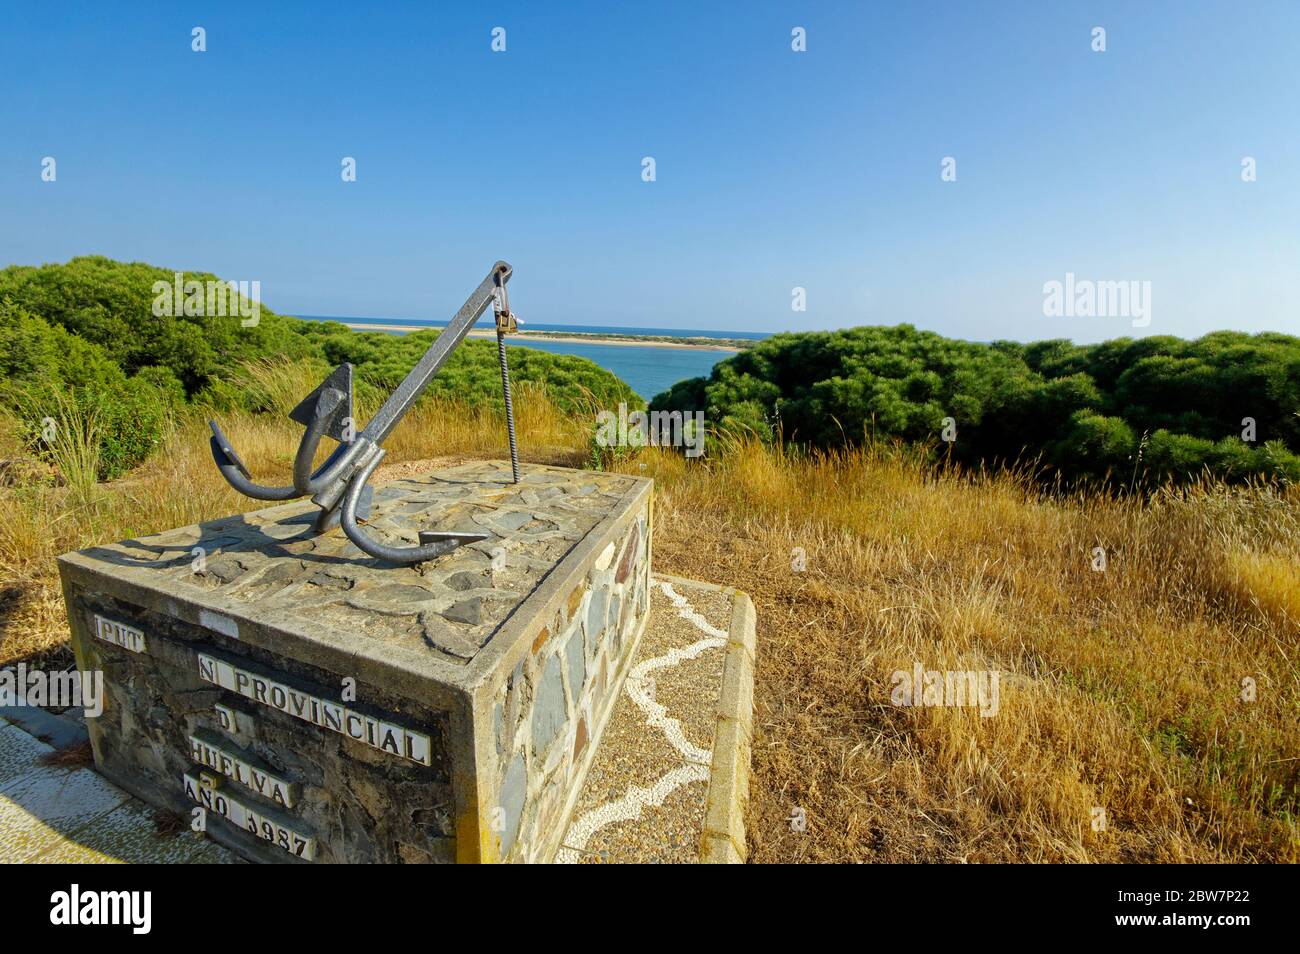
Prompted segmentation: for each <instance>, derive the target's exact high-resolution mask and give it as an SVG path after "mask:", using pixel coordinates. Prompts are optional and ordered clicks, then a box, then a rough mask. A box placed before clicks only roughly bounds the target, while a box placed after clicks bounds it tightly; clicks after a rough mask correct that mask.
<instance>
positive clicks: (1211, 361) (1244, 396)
mask: <svg viewBox="0 0 1300 954" xmlns="http://www.w3.org/2000/svg"><path fill="white" fill-rule="evenodd" d="M651 407H652V408H655V409H663V410H681V411H691V410H703V411H704V412H705V415H706V417H707V418H708V420H709V421H710V422H711V423H712V424H713V425H714V426H715V427H718V426H721V427H723V428H726V427H727V426H729V425H730V422H745V423H746V424H748V425H750V426H754V425H755V424H758V423H769V424H774V423H777V422H779V425H780V429H781V433H782V434H784V436H785V437H786V439H789V440H794V441H796V442H800V443H807V444H811V445H815V446H822V447H828V446H834V445H837V444H841V443H844V442H849V443H855V442H858V441H862V440H867V439H872V438H902V439H904V440H909V441H935V440H936V438H938V437H939V435H940V433H941V431H942V428H943V421H944V419H945V418H949V417H951V418H953V419H954V420H955V422H956V425H957V440H956V442H955V443H954V444H952V445H951V448H948V447H945V451H946V452H950V453H951V454H952V456H953V458H954V459H956V460H958V461H963V462H966V463H970V464H978V463H992V462H1008V461H1014V460H1033V461H1037V462H1039V463H1040V464H1041V465H1042V466H1043V467H1044V468H1046V469H1049V470H1054V471H1057V472H1059V473H1060V474H1061V475H1062V476H1064V477H1066V478H1077V477H1084V476H1089V477H1102V476H1105V475H1107V474H1109V475H1110V478H1111V479H1112V480H1114V481H1116V482H1120V483H1125V484H1126V483H1128V482H1130V481H1131V480H1134V479H1135V478H1136V479H1138V480H1142V481H1160V480H1166V479H1172V480H1188V479H1192V478H1193V477H1195V476H1197V475H1199V474H1201V473H1203V472H1205V471H1208V472H1209V473H1211V474H1216V475H1219V476H1222V477H1225V478H1227V479H1231V480H1243V479H1247V478H1249V477H1251V476H1266V477H1278V478H1282V479H1288V480H1290V479H1294V477H1293V476H1292V475H1293V474H1294V472H1295V471H1294V465H1295V460H1296V451H1297V450H1300V339H1298V338H1294V337H1291V336H1288V335H1281V334H1273V333H1268V334H1258V335H1247V334H1243V333H1238V332H1228V331H1224V332H1216V333H1214V334H1210V335H1206V336H1205V337H1203V338H1199V339H1197V340H1195V341H1184V340H1182V339H1179V338H1173V337H1168V336H1164V337H1151V338H1142V339H1137V340H1133V339H1128V338H1121V339H1117V340H1115V341H1107V342H1103V343H1102V344H1098V345H1075V344H1072V343H1070V342H1068V341H1040V342H1035V343H1034V344H1029V345H1020V344H1016V343H1014V342H1005V341H1000V342H993V343H991V344H979V343H974V342H967V341H956V340H953V339H949V338H943V337H941V336H939V335H936V334H933V333H930V332H924V331H917V330H916V329H915V328H913V327H911V326H910V325H898V326H895V327H869V328H850V329H847V330H845V331H834V332H808V333H802V334H780V335H774V336H773V337H771V338H768V339H766V340H764V341H762V342H760V343H759V344H758V345H757V346H756V347H754V348H752V349H750V350H748V351H744V352H742V353H740V354H738V355H736V356H735V357H733V358H729V359H728V360H726V361H724V362H721V363H720V364H718V365H717V366H716V367H714V369H713V372H712V374H711V375H710V376H709V377H708V378H695V379H692V380H690V381H683V382H679V383H678V384H676V385H674V386H673V388H671V389H670V390H669V391H667V392H665V393H663V394H660V395H658V396H656V397H655V398H654V400H653V401H651ZM1245 418H1251V419H1253V420H1254V422H1255V428H1256V435H1255V437H1256V441H1255V442H1254V443H1248V442H1247V441H1244V440H1242V433H1243V429H1244V427H1245V422H1244V419H1245ZM760 433H761V431H760Z"/></svg>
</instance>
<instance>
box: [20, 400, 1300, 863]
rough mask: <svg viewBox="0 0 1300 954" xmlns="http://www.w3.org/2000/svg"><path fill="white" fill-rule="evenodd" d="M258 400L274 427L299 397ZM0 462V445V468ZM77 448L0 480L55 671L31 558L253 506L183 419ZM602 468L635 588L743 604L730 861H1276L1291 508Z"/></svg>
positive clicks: (919, 478) (796, 473)
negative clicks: (153, 448)
mask: <svg viewBox="0 0 1300 954" xmlns="http://www.w3.org/2000/svg"><path fill="white" fill-rule="evenodd" d="M262 383H263V385H264V386H266V387H268V388H272V389H275V388H278V389H279V391H277V392H276V393H277V394H279V395H280V396H279V397H277V399H276V403H277V405H283V406H282V407H281V409H282V410H285V411H287V409H288V408H289V407H291V406H292V405H293V404H295V403H296V402H297V398H298V397H299V396H301V395H302V394H304V393H306V392H307V391H308V390H310V388H311V387H314V386H315V384H316V383H317V382H315V381H314V380H313V381H297V380H293V379H285V380H280V379H274V378H267V380H265V381H264V382H262ZM516 406H517V407H518V408H519V409H520V414H521V420H520V444H521V448H522V452H523V456H524V458H525V459H526V460H536V461H545V462H548V463H559V464H566V465H571V466H581V465H582V464H583V463H584V462H585V461H586V460H587V458H588V451H589V449H588V432H587V429H586V427H585V424H584V422H583V421H580V420H577V419H575V418H574V417H573V416H570V415H566V414H564V413H562V412H560V411H558V410H557V409H555V408H554V407H552V406H551V405H550V404H549V403H548V402H547V400H546V398H545V395H544V394H542V393H532V394H528V395H524V396H522V397H521V398H520V399H518V400H517V401H516ZM64 423H65V424H66V425H67V426H66V427H65V428H64V430H63V432H64V433H68V434H73V435H75V434H77V433H85V432H86V431H87V430H88V429H93V426H94V422H93V421H90V422H87V421H76V420H68V421H66V422H64ZM223 425H227V426H226V431H227V433H228V434H229V435H230V437H231V439H232V441H233V443H234V444H235V446H236V447H238V448H239V449H240V452H241V454H243V455H244V458H245V460H246V461H247V462H248V464H249V466H250V467H251V468H252V469H253V470H254V471H255V473H257V474H258V475H259V476H262V477H264V478H269V477H271V476H272V475H279V476H281V477H282V476H283V475H284V474H285V473H287V471H288V468H289V467H290V464H291V460H292V455H293V451H294V448H295V446H296V442H297V437H298V434H299V433H300V432H301V431H300V428H298V427H297V426H296V425H292V424H289V423H287V422H284V421H282V420H280V419H278V418H276V417H273V416H264V417H252V416H247V415H245V416H234V417H226V418H223ZM12 441H13V438H12V432H11V431H9V432H6V431H5V430H4V429H3V428H0V457H8V456H11V455H12V454H14V453H16V451H15V449H14V447H13V443H12ZM89 443H93V442H89ZM89 443H88V442H86V441H78V440H75V439H69V440H66V441H64V442H62V444H61V445H60V450H59V454H60V458H61V459H60V461H59V463H58V466H59V471H60V472H61V473H62V475H63V483H62V485H60V486H53V485H36V486H26V487H11V488H3V489H0V498H2V499H0V581H3V582H2V583H0V632H2V634H3V641H2V642H0V662H13V661H15V660H18V659H27V660H33V659H43V660H46V661H47V662H57V661H60V660H62V661H66V660H67V659H68V651H67V648H66V620H65V618H64V614H63V607H62V601H61V596H60V593H59V589H58V581H57V574H56V571H55V568H54V562H53V559H54V557H55V556H56V555H57V554H59V553H62V552H64V551H67V550H72V549H76V548H80V547H84V546H88V545H90V544H92V543H97V542H102V541H105V540H115V539H120V538H124V537H129V536H133V535H138V534H146V533H151V532H155V531H160V530H163V529H166V528H169V527H173V526H177V525H182V524H188V523H192V522H195V521H198V520H203V519H207V518H211V517H216V516H218V515H221V514H225V513H229V512H232V511H235V510H241V509H249V508H251V507H253V506H255V503H254V502H253V501H248V500H246V499H244V498H242V497H240V496H239V495H237V494H235V493H234V492H233V491H232V490H230V489H229V488H228V487H227V486H226V485H225V483H224V482H223V481H222V480H221V479H220V477H219V475H218V474H217V472H216V470H215V468H214V467H213V465H212V462H211V458H210V456H209V454H208V449H207V432H206V428H205V427H204V426H203V423H202V421H201V420H200V419H198V418H184V419H182V420H180V421H178V422H177V426H176V430H175V433H174V435H173V436H171V437H170V438H169V439H168V443H167V446H166V447H165V448H164V449H163V451H162V453H159V454H157V455H155V456H154V457H153V458H152V459H151V461H150V463H148V464H147V465H145V466H144V467H142V468H140V469H138V470H136V471H134V472H132V473H131V474H130V475H129V476H128V477H127V478H125V479H123V480H120V481H116V482H114V483H111V484H97V483H95V482H94V480H93V474H94V472H95V468H94V466H93V464H94V462H93V460H89V459H87V458H89V457H93V450H90V449H88V448H89ZM387 446H388V449H389V455H388V458H387V461H386V467H387V469H388V472H389V473H390V474H392V473H393V472H394V470H395V469H400V467H401V463H400V462H402V461H407V462H413V461H423V460H427V459H429V458H433V457H439V458H446V457H451V458H457V457H460V458H464V457H502V456H504V454H505V440H504V428H503V427H502V426H501V422H500V420H499V419H497V418H496V417H494V415H493V413H492V412H490V411H487V410H482V409H473V408H469V407H465V406H461V405H458V404H456V403H454V402H446V401H444V402H437V403H429V404H425V405H422V406H421V407H420V408H418V409H417V410H416V411H415V412H413V413H412V414H410V415H409V416H408V417H407V419H406V420H405V421H404V422H403V424H402V425H401V427H400V428H399V430H398V431H397V432H395V434H394V435H393V437H392V438H391V439H390V440H389V441H388V442H387ZM615 467H616V469H624V470H628V471H630V472H635V473H641V472H642V468H643V467H644V473H645V474H646V475H647V476H652V477H654V478H655V480H656V493H657V502H656V511H655V512H656V538H655V567H656V569H657V570H658V571H661V572H665V573H671V574H677V575H682V576H689V577H695V578H699V579H704V580H709V581H712V582H718V583H725V584H730V585H734V586H737V587H739V588H742V589H744V590H746V591H748V592H749V593H750V594H751V595H752V597H753V598H754V601H755V604H756V606H757V609H758V650H759V657H758V671H757V686H756V699H755V707H756V711H755V726H756V739H755V747H754V766H753V768H754V775H753V780H752V791H751V796H752V804H751V811H750V818H749V821H748V827H749V837H750V848H751V860H753V861H757V862H781V861H841V862H844V861H950V862H962V861H966V862H977V861H978V862H989V861H1044V862H1061V861H1065V862H1076V861H1077V862H1085V861H1238V862H1248V861H1290V862H1294V861H1296V860H1300V836H1298V835H1297V820H1296V818H1297V809H1298V807H1300V719H1298V718H1297V715H1298V713H1300V665H1298V663H1297V654H1298V652H1300V638H1298V637H1300V498H1297V497H1296V495H1295V493H1294V492H1291V493H1290V494H1289V495H1287V494H1282V493H1279V492H1277V491H1274V490H1270V489H1268V488H1263V487H1259V488H1249V489H1240V488H1238V489H1235V490H1230V489H1226V488H1222V487H1217V486H1212V485H1203V486H1198V487H1194V488H1191V489H1189V490H1186V491H1183V492H1172V491H1169V492H1164V493H1161V494H1158V495H1156V497H1155V498H1154V499H1152V500H1150V501H1146V502H1144V501H1142V500H1139V499H1137V498H1118V499H1117V498H1114V497H1108V496H1103V495H1088V494H1076V495H1072V496H1070V495H1050V496H1049V495H1045V494H1043V493H1041V492H1040V491H1039V490H1038V489H1036V488H1035V487H1034V486H1033V485H1032V484H1031V483H1030V482H1029V481H1028V480H1027V479H1025V478H1024V477H1023V476H1022V475H1016V474H1010V473H1002V474H998V475H994V476H978V475H962V474H960V473H954V472H952V471H943V472H938V471H935V470H934V469H932V468H929V467H927V466H926V465H925V464H924V463H923V461H922V460H921V458H920V456H919V455H918V454H916V453H915V452H913V451H909V450H907V449H905V448H899V447H876V448H870V449H866V450H862V451H850V452H844V453H841V454H835V455H825V456H813V457H809V456H799V455H796V454H793V453H789V452H783V451H781V450H772V449H769V448H765V447H763V446H761V445H759V444H756V443H740V444H736V445H734V446H732V447H730V448H728V449H727V452H726V453H724V454H722V455H720V456H718V457H717V458H716V459H713V460H708V461H706V460H703V459H701V460H695V461H688V460H684V459H683V458H682V457H680V456H678V455H676V454H674V453H671V452H663V451H643V452H641V453H640V454H639V455H638V456H636V457H635V458H632V459H628V460H624V461H621V462H620V463H618V464H616V465H615ZM382 473H383V472H382V471H381V479H382ZM88 475H91V476H88ZM1097 547H1101V548H1103V549H1104V551H1105V557H1106V568H1105V569H1104V570H1096V569H1094V565H1095V564H1096V560H1097V557H1096V555H1095V553H1094V550H1095V548H1097ZM796 548H800V549H801V551H802V553H803V554H804V555H805V557H806V565H805V566H804V568H803V569H801V570H800V569H796V568H795V565H796V563H797V560H796V556H797V554H796ZM918 662H919V663H920V664H922V666H923V667H924V668H925V669H938V670H946V669H961V670H994V671H997V672H998V673H1000V686H1001V689H1000V704H999V708H998V711H997V714H996V715H994V716H992V717H989V718H982V717H981V716H980V714H979V713H978V712H977V711H974V710H970V709H955V708H903V707H896V706H894V705H891V703H890V691H891V681H890V674H891V673H892V672H894V671H895V670H911V669H912V668H913V665H914V664H915V663H918ZM1246 679H1249V680H1253V685H1254V686H1255V693H1254V697H1253V701H1244V700H1243V680H1246ZM1097 810H1102V811H1104V822H1105V824H1104V826H1101V830H1095V825H1094V820H1095V819H1098V818H1100V817H1101V816H1099V815H1098V814H1097ZM794 816H797V817H801V818H804V819H806V825H803V826H799V825H792V823H791V820H792V817H794ZM800 827H802V828H804V830H802V831H800V830H796V829H797V828H800Z"/></svg>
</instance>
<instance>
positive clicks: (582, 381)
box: [0, 256, 644, 477]
mask: <svg viewBox="0 0 1300 954" xmlns="http://www.w3.org/2000/svg"><path fill="white" fill-rule="evenodd" d="M186 281H198V282H209V281H212V282H216V281H217V279H216V277H215V276H213V275H210V274H207V273H199V272H187V273H184V274H183V275H182V283H184V282H186ZM158 282H163V283H166V284H167V285H169V286H173V287H174V282H175V273H174V272H172V271H169V270H166V269H161V268H155V267H153V266H150V265H145V264H141V263H138V262H135V263H130V264H126V263H122V262H115V261H113V260H111V259H108V258H104V257H102V256H88V257H83V258H75V259H73V260H72V261H70V262H68V263H67V264H64V265H42V266H40V267H29V266H12V267H10V268H6V269H2V270H0V308H2V309H3V310H2V311H0V374H3V375H4V376H5V379H6V382H5V383H4V384H3V385H2V386H0V402H3V404H4V405H5V406H6V407H7V408H8V409H9V410H10V411H11V412H13V413H14V415H15V416H16V417H17V419H18V425H19V429H20V431H21V432H22V434H23V435H24V437H25V438H26V441H27V443H28V445H29V446H30V447H31V449H32V450H33V451H34V452H36V453H39V454H43V455H45V456H50V455H52V454H53V451H54V448H52V447H51V446H49V442H48V441H46V440H45V439H44V437H43V435H42V431H43V430H44V429H45V428H44V425H43V424H42V422H43V421H44V420H45V419H46V418H50V419H54V420H56V421H57V420H61V419H62V418H61V416H60V415H63V416H64V417H67V418H68V420H69V421H70V422H74V423H73V425H72V426H75V427H77V428H78V429H81V430H83V431H84V433H83V437H85V438H86V439H87V440H88V441H89V442H90V443H92V444H94V445H95V447H96V452H97V458H98V463H97V469H98V471H99V476H100V477H114V476H117V475H119V474H121V473H123V472H124V471H125V470H127V469H129V468H130V467H133V466H135V465H136V464H138V463H139V462H140V461H142V460H143V459H144V458H145V456H147V455H148V454H149V452H150V451H151V450H152V449H153V448H155V447H157V446H158V445H159V444H160V443H161V441H162V439H163V438H164V437H165V436H166V433H167V430H168V427H169V426H170V425H169V419H170V418H171V417H172V416H173V415H174V414H175V413H176V412H178V411H181V410H182V409H184V408H185V407H186V406H189V405H192V404H195V403H201V404H203V405H207V406H211V407H213V408H216V409H226V410H228V409H234V408H238V409H242V410H247V411H252V412H273V413H277V414H279V413H285V412H286V411H287V410H288V408H290V407H292V406H293V405H294V404H296V403H297V401H298V400H299V399H301V398H302V397H304V396H306V394H307V393H308V392H310V391H311V390H312V388H314V387H315V386H316V384H318V383H319V382H320V381H321V380H322V379H323V378H324V377H325V375H326V374H328V373H329V371H330V369H331V368H333V367H334V366H336V365H338V364H340V363H341V362H343V361H351V362H352V363H353V364H354V365H356V368H357V378H356V387H357V397H358V399H359V400H361V401H362V402H363V404H365V405H368V406H372V407H373V406H375V405H377V403H378V402H379V401H380V400H381V399H382V398H383V397H384V396H386V394H387V393H388V392H389V391H391V390H392V388H393V387H394V386H396V384H397V383H398V382H399V381H400V380H401V379H402V378H403V377H405V375H406V373H407V372H408V371H409V370H410V369H411V368H412V367H413V366H414V365H415V363H416V361H418V360H419V358H420V356H421V355H422V354H423V353H424V351H425V350H426V349H427V348H428V346H429V344H430V343H431V342H433V341H434V340H435V339H436V338H437V336H438V331H437V330H432V329H431V330H427V331H421V332H417V333H414V334H411V335H406V336H395V335H388V334H383V333H380V332H354V331H352V330H350V329H348V328H347V327H346V326H344V325H342V324H339V323H337V322H308V321H301V320H299V319H297V318H292V317H288V316H285V315H277V314H276V313H275V312H273V311H271V310H270V309H269V308H267V307H266V306H265V305H261V306H260V309H259V316H258V321H257V323H256V324H255V325H245V324H244V323H243V320H242V319H243V317H244V316H242V315H240V314H239V313H237V312H236V311H235V310H234V309H233V308H227V309H226V311H227V312H228V314H227V315H226V316H216V315H214V314H209V315H206V316H205V315H201V314H191V315H186V314H184V309H183V308H174V307H173V308H172V309H170V311H172V312H178V314H176V315H174V316H173V315H172V314H170V313H169V314H164V315H163V316H162V317H158V316H156V315H155V314H154V307H153V305H154V300H155V297H156V295H157V294H158V292H157V290H156V289H155V283H158ZM182 287H183V285H182ZM172 304H173V305H175V304H176V299H175V296H174V295H173V302H172ZM208 310H209V311H210V312H211V311H213V309H211V308H208ZM509 357H510V366H511V377H512V379H513V380H515V381H518V382H520V383H522V382H535V383H537V384H540V385H544V386H545V388H546V390H547V392H548V394H549V396H550V397H551V399H552V400H553V401H554V402H555V403H556V404H558V405H559V406H560V407H562V408H564V409H566V410H569V411H571V412H575V413H576V412H580V411H585V410H587V409H588V408H589V407H590V405H591V404H593V403H594V404H595V405H597V406H599V407H612V406H616V405H617V404H618V402H619V401H626V402H627V403H628V404H629V405H630V406H633V407H641V406H644V402H642V401H641V400H640V398H638V397H637V396H636V395H635V394H634V393H633V392H632V390H631V389H630V388H629V387H628V386H627V385H626V384H624V383H623V382H622V381H620V380H619V379H618V378H617V377H616V376H615V375H613V374H611V373H610V372H608V371H606V370H604V369H603V368H600V367H598V366H597V365H595V364H593V363H592V362H590V361H587V360H586V359H584V358H578V357H574V356H570V355H557V354H550V353H548V352H542V351H536V350H533V349H530V348H519V347H511V348H510V350H509ZM286 391H292V392H293V393H292V394H289V393H285V392H286ZM426 394H428V395H430V396H443V397H455V398H457V399H460V400H463V401H467V402H469V403H471V404H492V405H500V404H501V403H502V399H501V377H500V372H499V370H498V367H497V356H496V347H495V344H494V343H493V342H490V341H481V340H471V341H466V342H464V343H463V344H462V345H461V346H460V347H459V348H457V349H456V351H455V352H454V353H453V354H452V356H451V358H450V359H449V360H448V362H447V364H446V365H445V366H444V367H443V369H442V371H441V372H439V374H438V376H437V377H435V378H434V380H433V383H432V384H431V385H430V386H429V388H428V390H427V391H426Z"/></svg>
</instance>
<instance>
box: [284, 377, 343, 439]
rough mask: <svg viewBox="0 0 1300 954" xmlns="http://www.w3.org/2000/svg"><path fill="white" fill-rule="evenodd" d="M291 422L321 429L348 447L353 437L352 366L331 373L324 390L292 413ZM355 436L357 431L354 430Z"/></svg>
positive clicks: (321, 385)
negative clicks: (348, 442)
mask: <svg viewBox="0 0 1300 954" xmlns="http://www.w3.org/2000/svg"><path fill="white" fill-rule="evenodd" d="M289 420H291V421H296V422H297V423H299V424H301V425H302V426H303V427H306V428H308V429H311V428H313V427H319V428H320V433H321V434H322V435H324V436H325V437H332V438H333V439H334V440H336V441H338V442H339V443H345V442H346V441H347V440H348V438H349V437H350V436H352V434H350V433H349V429H350V426H351V425H354V424H355V422H354V420H353V417H352V365H351V364H349V363H348V362H346V361H344V362H343V363H342V364H340V365H339V366H338V367H337V368H335V369H334V370H333V371H331V372H330V376H329V377H328V378H326V379H325V380H324V381H322V382H321V383H320V386H319V387H317V388H316V390H315V391H312V392H311V394H308V395H307V396H306V397H305V398H303V399H302V400H301V401H300V402H298V406H297V407H295V408H294V409H293V410H292V411H290V412H289ZM351 431H352V433H355V427H354V426H351Z"/></svg>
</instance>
